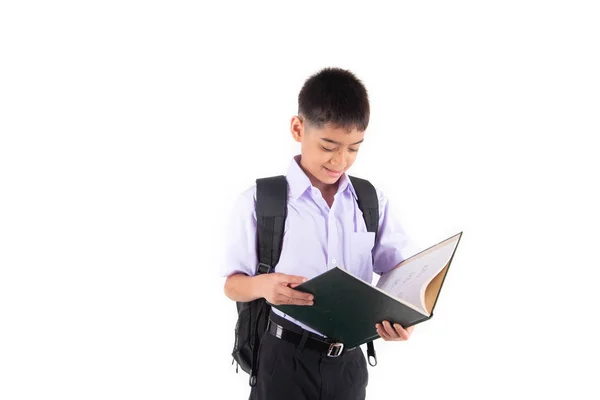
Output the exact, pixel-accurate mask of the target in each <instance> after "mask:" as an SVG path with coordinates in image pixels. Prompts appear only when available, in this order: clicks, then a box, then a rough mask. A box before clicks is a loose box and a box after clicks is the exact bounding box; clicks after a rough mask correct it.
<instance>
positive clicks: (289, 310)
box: [272, 232, 462, 348]
mask: <svg viewBox="0 0 600 400" xmlns="http://www.w3.org/2000/svg"><path fill="white" fill-rule="evenodd" d="M461 236H462V232H460V233H458V234H456V235H454V236H452V237H450V238H448V239H446V240H444V241H442V242H440V243H438V244H436V245H434V246H432V247H430V248H428V249H427V250H423V251H422V252H420V253H418V254H415V255H414V256H412V257H410V258H408V259H406V260H404V261H403V262H401V263H400V264H398V265H397V266H396V267H395V268H393V269H392V270H391V271H389V272H387V273H386V274H383V275H382V276H381V278H380V279H379V282H378V283H377V286H373V285H371V284H370V283H367V282H365V281H363V280H361V279H359V278H357V277H355V276H353V275H351V274H350V273H348V272H346V271H345V270H343V269H342V268H339V267H336V268H333V269H331V270H329V271H327V272H324V273H322V274H321V275H318V276H316V277H314V278H312V279H310V280H308V281H307V282H305V283H303V284H301V285H299V286H298V287H297V288H296V289H297V290H300V291H303V292H308V293H311V294H313V295H314V297H315V299H314V304H313V305H312V306H290V305H272V307H274V308H277V309H279V310H281V311H282V312H284V313H286V314H288V315H289V316H291V317H292V318H295V319H297V320H298V321H301V322H302V323H304V324H306V325H307V326H310V327H311V328H313V329H315V330H316V331H318V332H321V333H322V334H324V335H326V336H327V337H328V338H331V339H333V340H336V341H338V342H341V343H344V344H345V346H346V347H349V348H351V347H355V346H358V345H361V344H364V343H367V342H369V341H371V340H374V339H377V338H379V335H378V334H377V330H376V329H375V324H376V323H380V322H382V321H384V320H385V321H390V322H392V323H399V324H400V325H402V326H403V327H405V328H406V327H409V326H412V325H415V324H418V323H420V322H423V321H426V320H428V319H429V318H431V317H432V316H433V309H434V307H435V303H436V302H437V299H438V296H439V292H440V290H441V287H442V284H443V281H444V279H445V277H446V274H447V272H448V268H449V266H450V263H451V261H452V259H453V257H454V253H455V251H456V247H457V246H458V243H459V241H460V238H461Z"/></svg>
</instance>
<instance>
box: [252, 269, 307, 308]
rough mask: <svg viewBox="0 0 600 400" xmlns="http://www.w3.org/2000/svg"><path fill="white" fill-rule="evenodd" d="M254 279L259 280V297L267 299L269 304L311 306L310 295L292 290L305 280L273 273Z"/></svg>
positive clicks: (299, 277)
mask: <svg viewBox="0 0 600 400" xmlns="http://www.w3.org/2000/svg"><path fill="white" fill-rule="evenodd" d="M256 279H258V280H260V283H259V291H260V294H261V297H264V298H265V299H267V301H268V302H269V303H271V304H275V305H278V304H290V305H297V306H312V305H313V295H312V294H310V293H304V292H301V291H299V290H294V289H292V288H295V287H296V286H298V285H300V284H301V283H303V282H306V278H303V277H301V276H294V275H286V274H281V273H278V272H273V273H271V274H262V275H259V276H257V277H256Z"/></svg>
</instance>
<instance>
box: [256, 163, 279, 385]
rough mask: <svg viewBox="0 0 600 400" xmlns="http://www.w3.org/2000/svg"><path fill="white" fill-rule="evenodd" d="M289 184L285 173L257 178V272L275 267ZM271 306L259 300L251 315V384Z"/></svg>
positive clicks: (260, 272) (269, 270) (266, 271)
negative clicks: (253, 316)
mask: <svg viewBox="0 0 600 400" xmlns="http://www.w3.org/2000/svg"><path fill="white" fill-rule="evenodd" d="M287 196H288V185H287V180H286V179H285V176H283V175H278V176H272V177H269V178H259V179H257V180H256V232H257V254H258V265H257V266H256V274H257V275H258V274H268V273H271V272H273V271H274V270H275V266H276V265H277V263H278V262H279V255H280V254H281V244H282V242H283V231H284V228H285V218H286V216H287ZM269 310H270V308H269V306H268V305H267V304H266V302H265V301H261V306H260V309H259V310H258V315H257V316H256V318H251V322H250V324H251V326H250V329H251V330H250V332H254V339H253V343H252V344H253V346H252V368H251V372H250V386H255V385H256V379H257V378H256V375H257V372H258V348H259V341H260V332H264V331H266V329H267V325H268V321H269V318H268V315H267V314H268V312H269ZM260 321H262V325H263V326H259V324H261V322H260Z"/></svg>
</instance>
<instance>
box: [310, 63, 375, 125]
mask: <svg viewBox="0 0 600 400" xmlns="http://www.w3.org/2000/svg"><path fill="white" fill-rule="evenodd" d="M298 115H300V116H301V117H302V118H304V120H308V123H309V124H311V125H314V126H316V127H318V128H320V127H322V126H323V125H325V124H331V125H332V126H334V127H336V128H347V129H348V130H351V129H352V128H356V129H357V130H359V131H365V130H366V129H367V126H368V125H369V116H370V107H369V95H368V93H367V89H366V88H365V86H364V85H363V83H362V82H361V81H360V80H359V79H358V78H357V77H356V76H355V75H354V74H353V73H352V72H350V71H348V70H345V69H341V68H333V67H328V68H324V69H322V70H320V71H319V72H317V73H315V74H314V75H312V76H310V77H309V78H308V79H307V80H306V82H304V85H303V86H302V89H301V90H300V94H299V95H298Z"/></svg>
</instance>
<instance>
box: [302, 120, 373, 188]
mask: <svg viewBox="0 0 600 400" xmlns="http://www.w3.org/2000/svg"><path fill="white" fill-rule="evenodd" d="M290 129H291V131H292V136H293V137H294V139H295V140H296V141H297V142H300V143H301V149H302V158H301V161H300V165H301V167H302V168H303V169H304V171H305V172H307V175H308V177H309V178H310V180H311V182H312V184H313V186H316V187H318V188H319V189H323V188H326V187H327V186H329V185H333V184H335V183H336V182H337V181H338V179H339V178H340V177H341V176H342V174H343V173H344V172H346V170H348V168H350V167H351V166H352V164H354V161H355V160H356V155H357V153H358V148H359V146H360V143H361V142H362V141H363V137H364V135H365V132H364V131H358V130H356V129H355V128H353V129H352V130H351V131H348V129H346V128H335V127H333V126H331V125H324V126H323V127H321V128H317V127H315V126H312V125H310V124H307V123H306V121H303V120H302V118H301V117H297V116H294V117H293V118H292V122H291V127H290Z"/></svg>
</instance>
